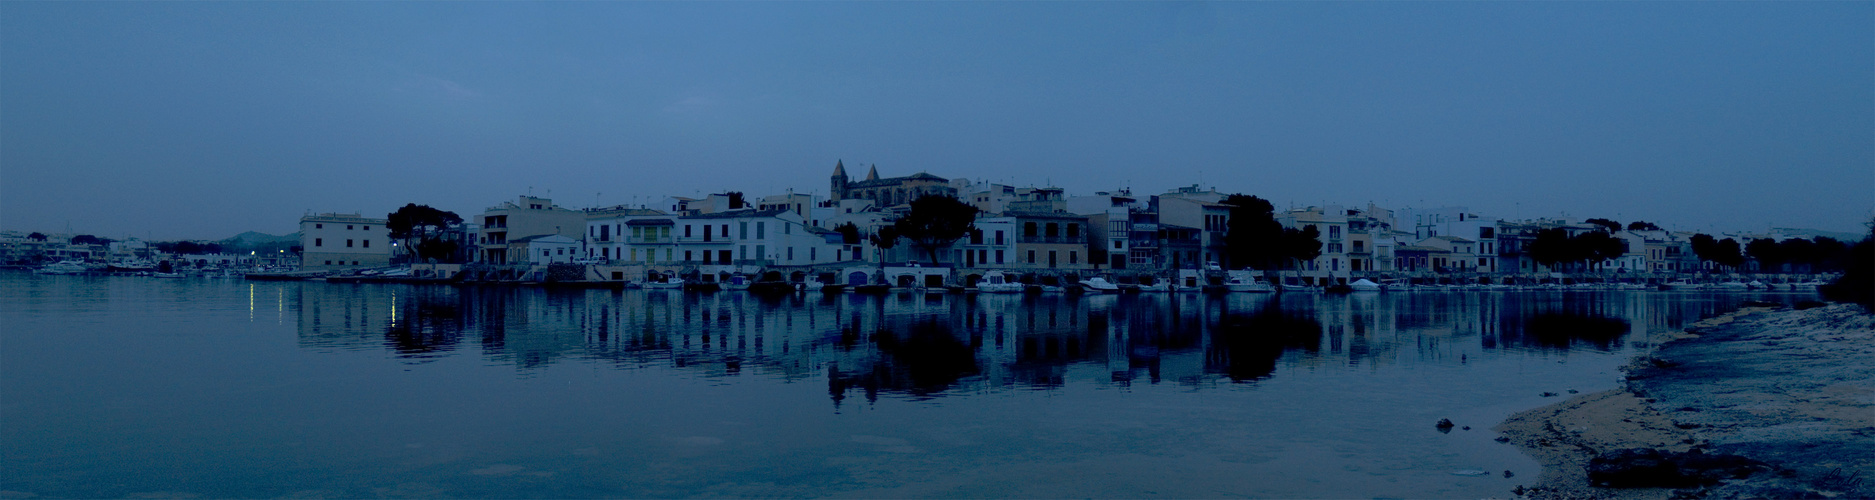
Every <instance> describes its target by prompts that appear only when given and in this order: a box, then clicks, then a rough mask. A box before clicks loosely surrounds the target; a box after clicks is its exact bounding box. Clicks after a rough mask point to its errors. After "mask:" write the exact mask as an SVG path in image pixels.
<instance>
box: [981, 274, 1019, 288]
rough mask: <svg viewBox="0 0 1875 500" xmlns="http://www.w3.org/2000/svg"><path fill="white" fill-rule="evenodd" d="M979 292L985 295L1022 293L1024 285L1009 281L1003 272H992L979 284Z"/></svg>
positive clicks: (985, 275) (984, 276)
mask: <svg viewBox="0 0 1875 500" xmlns="http://www.w3.org/2000/svg"><path fill="white" fill-rule="evenodd" d="M977 291H978V292H983V293H1022V284H1021V283H1016V282H1013V281H1010V280H1009V277H1008V276H1007V275H1004V274H1003V272H1002V271H990V272H989V273H986V274H984V275H983V280H982V281H978V282H977Z"/></svg>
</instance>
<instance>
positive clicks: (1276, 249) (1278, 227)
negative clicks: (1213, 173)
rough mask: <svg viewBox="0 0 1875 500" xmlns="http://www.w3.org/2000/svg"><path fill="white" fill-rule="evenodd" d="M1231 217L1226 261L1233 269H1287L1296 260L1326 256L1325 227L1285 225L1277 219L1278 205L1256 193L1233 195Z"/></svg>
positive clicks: (1227, 200) (1226, 233)
mask: <svg viewBox="0 0 1875 500" xmlns="http://www.w3.org/2000/svg"><path fill="white" fill-rule="evenodd" d="M1224 204H1225V205H1230V206H1231V208H1230V220H1229V221H1227V222H1226V224H1225V231H1224V260H1225V262H1224V264H1225V265H1226V266H1228V267H1231V268H1238V267H1244V266H1249V267H1253V268H1256V269H1263V270H1269V269H1287V268H1291V267H1294V266H1295V264H1296V262H1298V261H1305V260H1313V259H1315V258H1316V257H1320V256H1321V255H1322V242H1321V240H1320V239H1318V238H1319V237H1320V236H1321V230H1320V229H1316V228H1315V226H1313V225H1310V226H1306V227H1303V228H1301V229H1297V228H1285V227H1283V225H1282V223H1280V222H1276V207H1275V205H1271V204H1270V202H1269V201H1267V200H1264V199H1262V198H1258V197H1255V196H1249V195H1244V194H1233V195H1230V196H1228V197H1225V198H1224Z"/></svg>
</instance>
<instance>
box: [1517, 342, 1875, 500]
mask: <svg viewBox="0 0 1875 500" xmlns="http://www.w3.org/2000/svg"><path fill="white" fill-rule="evenodd" d="M1871 325H1875V315H1870V314H1869V313H1867V312H1866V311H1864V310H1862V309H1861V308H1860V307H1857V306H1850V305H1837V306H1829V307H1821V308H1815V309H1809V310H1804V311H1796V310H1791V309H1767V308H1747V309H1743V310H1740V311H1737V312H1734V313H1732V314H1727V315H1724V316H1720V317H1716V318H1712V319H1709V320H1705V321H1701V322H1699V323H1697V324H1694V325H1693V326H1691V327H1689V328H1688V329H1687V331H1686V332H1682V333H1676V334H1674V335H1673V336H1672V337H1671V340H1670V341H1668V342H1665V343H1663V344H1661V345H1660V347H1658V348H1657V349H1656V350H1655V351H1653V352H1651V353H1647V354H1644V355H1642V356H1640V357H1639V358H1638V359H1636V360H1635V361H1634V363H1632V364H1631V365H1630V366H1629V367H1628V369H1627V372H1628V374H1629V375H1628V384H1627V387H1626V388H1625V389H1617V390H1612V391H1605V392H1599V393H1594V394H1583V395H1580V396H1576V397H1574V398H1570V399H1569V400H1566V401H1563V402H1561V403H1557V404H1554V405H1550V406H1545V407H1542V408H1536V409H1532V410H1528V411H1524V412H1521V413H1518V414H1515V415H1512V416H1511V417H1510V418H1509V419H1506V420H1505V421H1504V422H1503V423H1502V424H1499V425H1498V426H1497V427H1496V428H1495V430H1497V431H1498V432H1500V433H1502V434H1503V435H1504V437H1506V438H1509V439H1510V443H1512V444H1515V445H1517V446H1518V447H1520V448H1522V449H1523V450H1524V452H1525V453H1527V454H1529V455H1530V456H1531V457H1533V458H1535V459H1537V461H1538V462H1540V463H1542V464H1543V467H1544V471H1543V474H1542V475H1541V476H1540V477H1538V478H1537V481H1536V482H1535V484H1534V485H1531V486H1530V487H1528V488H1526V489H1524V490H1522V491H1521V492H1519V493H1521V494H1522V495H1523V496H1525V497H1527V498H1561V499H1574V498H1610V499H1624V500H1625V499H1656V498H1660V499H1664V498H1674V497H1676V496H1677V497H1692V498H1760V497H1768V498H1791V497H1816V498H1866V497H1869V496H1871V495H1875V486H1871V485H1868V484H1867V483H1870V482H1875V480H1871V479H1868V478H1871V477H1875V328H1872V326H1871ZM1626 448H1653V449H1658V450H1662V451H1671V452H1684V451H1688V450H1692V449H1695V448H1697V449H1699V450H1700V451H1702V452H1706V453H1725V454H1735V455H1739V456H1744V457H1746V458H1751V459H1754V460H1759V461H1763V462H1766V463H1769V464H1771V466H1772V468H1773V469H1774V470H1773V471H1770V472H1761V473H1758V474H1754V475H1752V476H1751V477H1749V478H1745V479H1740V480H1728V481H1726V482H1724V483H1721V484H1718V485H1713V486H1708V487H1700V488H1683V489H1679V490H1675V489H1670V488H1600V487H1595V486H1591V485H1590V483H1589V480H1588V476H1587V472H1586V471H1585V469H1584V468H1585V466H1586V465H1587V464H1588V462H1589V459H1590V458H1592V457H1594V456H1596V455H1597V454H1600V453H1604V452H1608V451H1613V450H1619V449H1626Z"/></svg>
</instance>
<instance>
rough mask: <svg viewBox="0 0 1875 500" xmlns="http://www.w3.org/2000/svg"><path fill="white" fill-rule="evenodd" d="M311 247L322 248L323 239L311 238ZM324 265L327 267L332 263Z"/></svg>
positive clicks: (324, 240) (324, 243)
mask: <svg viewBox="0 0 1875 500" xmlns="http://www.w3.org/2000/svg"><path fill="white" fill-rule="evenodd" d="M312 246H316V247H322V246H326V239H325V238H313V240H312ZM326 264H327V265H331V264H332V262H331V261H326Z"/></svg>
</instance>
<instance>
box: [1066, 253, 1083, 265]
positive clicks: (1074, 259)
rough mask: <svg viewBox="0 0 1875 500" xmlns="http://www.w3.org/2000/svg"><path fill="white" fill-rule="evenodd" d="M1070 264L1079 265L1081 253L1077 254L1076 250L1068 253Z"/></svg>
mask: <svg viewBox="0 0 1875 500" xmlns="http://www.w3.org/2000/svg"><path fill="white" fill-rule="evenodd" d="M1068 263H1069V264H1079V263H1081V252H1077V251H1074V250H1069V251H1068Z"/></svg>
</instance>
